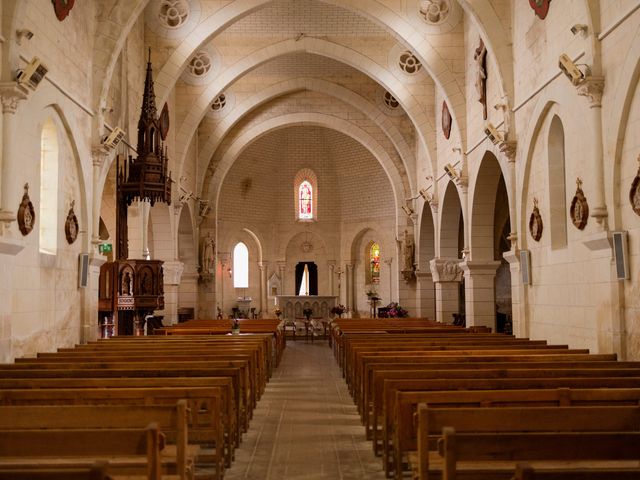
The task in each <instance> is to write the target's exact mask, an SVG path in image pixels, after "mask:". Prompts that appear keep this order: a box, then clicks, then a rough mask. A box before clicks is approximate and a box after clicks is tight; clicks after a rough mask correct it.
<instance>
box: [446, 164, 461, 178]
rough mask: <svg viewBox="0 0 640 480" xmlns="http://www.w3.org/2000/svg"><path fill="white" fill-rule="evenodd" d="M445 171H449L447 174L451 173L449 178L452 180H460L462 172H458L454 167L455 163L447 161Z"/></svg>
mask: <svg viewBox="0 0 640 480" xmlns="http://www.w3.org/2000/svg"><path fill="white" fill-rule="evenodd" d="M444 171H445V172H447V175H449V178H450V179H451V180H458V179H459V178H460V174H459V173H458V172H456V169H455V168H453V165H451V164H450V163H447V164H446V165H445V166H444Z"/></svg>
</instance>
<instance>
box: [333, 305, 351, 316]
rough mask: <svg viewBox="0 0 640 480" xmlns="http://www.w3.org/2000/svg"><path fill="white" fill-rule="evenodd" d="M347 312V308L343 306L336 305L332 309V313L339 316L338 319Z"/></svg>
mask: <svg viewBox="0 0 640 480" xmlns="http://www.w3.org/2000/svg"><path fill="white" fill-rule="evenodd" d="M346 311H347V307H345V306H344V305H342V304H338V305H335V306H334V307H332V308H331V313H333V314H334V315H337V316H338V317H341V316H342V314H343V313H345V312H346Z"/></svg>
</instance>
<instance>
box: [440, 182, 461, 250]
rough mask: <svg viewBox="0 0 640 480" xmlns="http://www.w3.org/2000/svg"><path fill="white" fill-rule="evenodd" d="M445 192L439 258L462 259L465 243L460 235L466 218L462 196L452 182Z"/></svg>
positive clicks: (441, 217)
mask: <svg viewBox="0 0 640 480" xmlns="http://www.w3.org/2000/svg"><path fill="white" fill-rule="evenodd" d="M444 192H445V193H444V199H443V201H442V203H441V204H442V210H441V213H440V241H439V242H438V246H439V250H440V251H439V256H440V257H441V258H461V253H460V252H461V250H462V248H461V247H462V246H464V241H463V240H462V239H461V238H460V237H461V235H460V233H461V230H462V229H463V228H464V218H463V215H462V203H461V202H460V195H459V194H458V189H457V188H456V186H455V184H454V183H453V182H452V181H449V182H448V183H447V187H446V188H445V190H444ZM461 243H462V245H461Z"/></svg>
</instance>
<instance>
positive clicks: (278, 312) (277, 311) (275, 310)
mask: <svg viewBox="0 0 640 480" xmlns="http://www.w3.org/2000/svg"><path fill="white" fill-rule="evenodd" d="M273 313H274V314H275V315H276V317H278V318H280V315H282V310H280V307H276V308H274V309H273Z"/></svg>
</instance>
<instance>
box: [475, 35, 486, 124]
mask: <svg viewBox="0 0 640 480" xmlns="http://www.w3.org/2000/svg"><path fill="white" fill-rule="evenodd" d="M473 59H474V60H475V61H476V90H477V91H478V101H479V102H480V103H481V104H482V118H484V119H485V120H486V119H487V47H485V46H484V42H483V41H482V38H481V39H480V45H478V48H476V51H475V53H474V55H473Z"/></svg>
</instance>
